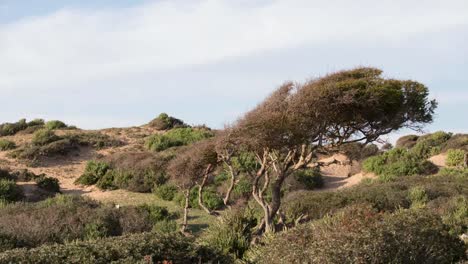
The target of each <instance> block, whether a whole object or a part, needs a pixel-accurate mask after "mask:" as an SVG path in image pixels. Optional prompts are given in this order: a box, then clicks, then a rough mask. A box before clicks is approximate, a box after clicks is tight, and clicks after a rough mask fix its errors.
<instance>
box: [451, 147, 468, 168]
mask: <svg viewBox="0 0 468 264" xmlns="http://www.w3.org/2000/svg"><path fill="white" fill-rule="evenodd" d="M466 155H468V153H467V152H466V151H464V150H461V149H449V150H448V151H447V166H454V167H463V166H467V164H465V162H466Z"/></svg>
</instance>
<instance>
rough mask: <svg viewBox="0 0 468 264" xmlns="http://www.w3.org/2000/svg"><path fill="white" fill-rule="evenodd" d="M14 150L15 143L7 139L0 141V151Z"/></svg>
mask: <svg viewBox="0 0 468 264" xmlns="http://www.w3.org/2000/svg"><path fill="white" fill-rule="evenodd" d="M14 148H16V144H15V142H13V141H11V140H8V139H0V151H5V150H12V149H14Z"/></svg>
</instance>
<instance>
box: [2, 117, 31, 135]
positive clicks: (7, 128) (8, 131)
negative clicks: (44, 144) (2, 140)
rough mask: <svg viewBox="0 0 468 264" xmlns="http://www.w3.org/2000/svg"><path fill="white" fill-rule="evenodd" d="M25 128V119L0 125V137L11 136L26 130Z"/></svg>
mask: <svg viewBox="0 0 468 264" xmlns="http://www.w3.org/2000/svg"><path fill="white" fill-rule="evenodd" d="M27 127H28V125H27V123H26V119H20V120H19V121H18V122H16V123H4V124H0V137H3V136H12V135H14V134H16V133H18V132H19V131H21V130H24V129H26V128H27Z"/></svg>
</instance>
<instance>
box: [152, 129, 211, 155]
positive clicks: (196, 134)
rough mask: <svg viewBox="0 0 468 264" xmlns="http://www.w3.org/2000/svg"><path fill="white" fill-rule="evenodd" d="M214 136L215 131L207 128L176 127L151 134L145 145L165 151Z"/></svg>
mask: <svg viewBox="0 0 468 264" xmlns="http://www.w3.org/2000/svg"><path fill="white" fill-rule="evenodd" d="M213 136H214V133H213V132H212V131H211V130H209V129H206V128H191V127H186V128H175V129H171V130H169V131H168V132H167V133H165V134H155V135H152V136H150V137H149V138H148V139H147V140H146V143H145V145H146V147H147V148H148V149H149V150H152V151H163V150H165V149H168V148H171V147H177V146H184V145H189V144H192V143H194V142H197V141H200V140H202V139H206V138H210V137H213Z"/></svg>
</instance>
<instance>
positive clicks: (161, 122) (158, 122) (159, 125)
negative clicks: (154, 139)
mask: <svg viewBox="0 0 468 264" xmlns="http://www.w3.org/2000/svg"><path fill="white" fill-rule="evenodd" d="M149 125H150V126H151V127H153V128H155V129H157V130H168V129H172V128H177V127H186V126H187V125H185V124H184V122H183V121H182V120H180V119H177V118H175V117H172V116H169V115H168V114H166V113H161V114H160V115H159V116H158V117H157V118H155V119H153V120H151V122H150V123H149Z"/></svg>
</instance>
